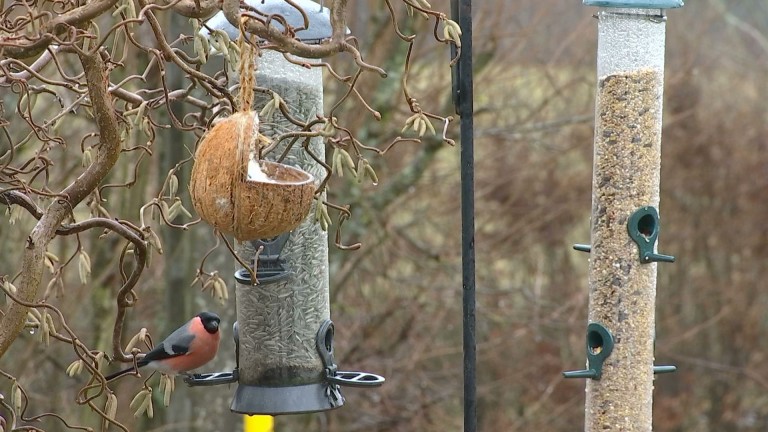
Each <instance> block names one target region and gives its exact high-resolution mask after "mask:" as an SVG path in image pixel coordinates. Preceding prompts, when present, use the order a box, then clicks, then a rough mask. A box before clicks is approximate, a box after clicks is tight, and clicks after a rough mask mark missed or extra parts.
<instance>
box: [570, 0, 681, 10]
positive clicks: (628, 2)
mask: <svg viewBox="0 0 768 432" xmlns="http://www.w3.org/2000/svg"><path fill="white" fill-rule="evenodd" d="M584 4H585V5H586V6H600V7H613V8H641V9H672V8H679V7H683V0H584Z"/></svg>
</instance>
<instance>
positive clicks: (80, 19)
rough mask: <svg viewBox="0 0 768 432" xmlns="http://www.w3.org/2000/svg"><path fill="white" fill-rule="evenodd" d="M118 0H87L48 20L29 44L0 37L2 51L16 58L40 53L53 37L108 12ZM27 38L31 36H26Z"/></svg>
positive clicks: (7, 37) (5, 55) (11, 38)
mask: <svg viewBox="0 0 768 432" xmlns="http://www.w3.org/2000/svg"><path fill="white" fill-rule="evenodd" d="M117 1H118V0H94V1H89V2H86V3H85V4H84V5H83V6H80V7H78V8H76V9H72V10H71V11H69V12H66V13H63V14H61V15H58V16H57V17H56V18H54V19H52V20H50V21H48V22H47V23H45V25H43V27H42V29H41V30H40V35H39V36H38V37H37V38H36V39H33V40H32V42H30V43H28V44H16V43H14V41H13V40H14V39H16V38H17V37H16V36H4V37H0V52H1V53H2V55H3V56H4V57H12V58H16V59H22V58H28V57H32V56H35V55H37V54H39V53H40V52H41V51H42V50H44V49H46V48H47V47H48V45H50V43H51V42H53V38H54V37H56V36H59V35H61V34H64V33H65V32H66V31H67V30H68V29H69V28H71V27H72V26H76V25H79V24H82V23H84V22H86V21H89V20H91V19H93V18H96V17H97V16H99V15H101V14H102V13H104V12H106V11H107V10H109V8H111V7H112V6H114V5H115V4H116V3H117ZM24 39H25V40H28V39H29V38H28V37H26V36H24Z"/></svg>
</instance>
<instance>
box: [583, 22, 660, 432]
mask: <svg viewBox="0 0 768 432" xmlns="http://www.w3.org/2000/svg"><path fill="white" fill-rule="evenodd" d="M598 20H599V23H598V33H599V37H598V60H597V63H598V66H597V70H598V84H597V97H596V107H595V142H594V170H593V178H592V226H591V241H592V249H591V256H590V265H589V322H590V323H598V324H601V325H602V326H604V327H605V328H606V329H607V330H608V331H609V332H610V333H611V334H612V335H613V340H614V343H615V345H614V348H613V351H612V352H611V353H610V354H609V356H608V357H607V358H606V359H605V362H604V364H603V369H602V377H601V379H599V380H592V379H590V380H587V395H586V420H585V430H586V431H587V432H605V431H622V432H635V431H637V432H650V431H651V426H652V397H653V340H654V328H655V301H656V263H654V262H650V263H648V262H642V260H641V259H640V253H639V244H636V243H635V242H634V241H633V240H632V238H630V235H629V232H630V230H632V229H639V230H640V232H642V233H644V234H645V233H646V231H648V230H653V229H655V230H658V226H657V225H658V221H655V222H653V221H650V220H644V223H645V222H648V223H651V224H652V225H653V226H642V227H629V226H628V224H631V223H630V220H631V219H630V217H631V216H632V214H633V213H635V212H636V211H637V210H638V209H640V208H643V207H646V206H651V207H655V208H658V205H659V182H660V170H661V113H662V94H663V82H664V39H665V19H664V17H663V16H662V15H660V10H659V9H620V8H616V9H605V10H601V11H600V12H599V13H598ZM651 247H652V245H651Z"/></svg>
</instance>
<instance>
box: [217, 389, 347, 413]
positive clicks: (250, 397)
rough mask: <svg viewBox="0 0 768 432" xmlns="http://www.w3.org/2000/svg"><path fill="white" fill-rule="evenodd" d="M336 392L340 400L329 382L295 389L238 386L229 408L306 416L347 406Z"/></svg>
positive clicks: (239, 410) (238, 411) (240, 410)
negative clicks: (306, 414) (335, 396)
mask: <svg viewBox="0 0 768 432" xmlns="http://www.w3.org/2000/svg"><path fill="white" fill-rule="evenodd" d="M336 388H337V390H336V391H335V393H336V394H337V395H338V398H337V399H334V398H333V396H332V393H333V391H331V389H330V388H329V385H328V384H327V383H317V384H307V385H301V386H293V387H257V386H249V385H245V384H239V385H238V386H237V391H235V397H234V398H233V399H232V404H231V405H230V407H229V409H230V410H231V411H232V412H236V413H239V414H248V415H255V414H264V415H281V414H303V413H311V412H317V411H328V410H332V409H336V408H339V407H340V406H342V405H344V398H343V397H342V396H341V392H340V391H339V390H338V387H336Z"/></svg>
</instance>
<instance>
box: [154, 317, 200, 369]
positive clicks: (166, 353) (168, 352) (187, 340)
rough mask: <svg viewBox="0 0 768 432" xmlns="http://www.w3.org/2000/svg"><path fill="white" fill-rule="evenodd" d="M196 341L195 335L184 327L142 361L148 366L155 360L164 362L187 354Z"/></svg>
mask: <svg viewBox="0 0 768 432" xmlns="http://www.w3.org/2000/svg"><path fill="white" fill-rule="evenodd" d="M194 339H195V335H194V334H192V333H190V332H189V329H188V328H187V326H183V327H181V328H179V329H177V330H176V331H174V332H173V333H171V334H170V335H169V336H168V337H167V338H165V340H164V341H162V342H160V344H159V345H157V346H156V347H155V348H154V349H152V351H150V352H148V353H147V355H146V356H144V358H142V359H141V361H142V362H144V363H145V364H146V363H149V362H151V361H155V360H164V359H168V358H173V357H178V356H180V355H184V354H187V353H188V352H189V345H190V344H191V343H192V340H194Z"/></svg>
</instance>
